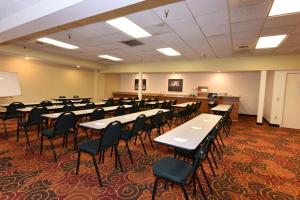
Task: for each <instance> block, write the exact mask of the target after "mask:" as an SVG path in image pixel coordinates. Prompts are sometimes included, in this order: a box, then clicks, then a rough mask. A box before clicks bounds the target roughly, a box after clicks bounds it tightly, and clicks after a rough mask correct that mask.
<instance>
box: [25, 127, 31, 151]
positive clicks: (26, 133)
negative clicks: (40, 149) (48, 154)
mask: <svg viewBox="0 0 300 200" xmlns="http://www.w3.org/2000/svg"><path fill="white" fill-rule="evenodd" d="M24 132H25V135H26V140H27V145H28V146H29V147H30V143H29V138H28V132H27V127H24Z"/></svg>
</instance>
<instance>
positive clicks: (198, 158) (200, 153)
mask: <svg viewBox="0 0 300 200" xmlns="http://www.w3.org/2000/svg"><path fill="white" fill-rule="evenodd" d="M209 140H210V139H209V138H206V139H205V141H204V142H203V143H202V144H201V145H200V146H199V147H198V148H197V150H196V152H195V154H194V163H193V168H192V175H194V174H195V173H196V171H197V169H198V167H199V166H200V165H201V162H202V161H203V160H204V159H205V152H204V148H205V147H206V146H207V145H208V144H207V143H208V142H209ZM191 180H192V177H191Z"/></svg>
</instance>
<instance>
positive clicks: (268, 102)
mask: <svg viewBox="0 0 300 200" xmlns="http://www.w3.org/2000/svg"><path fill="white" fill-rule="evenodd" d="M273 86H274V71H268V73H267V83H266V93H265V102H264V114H263V116H264V118H265V119H266V120H267V121H268V122H271V111H272V100H273Z"/></svg>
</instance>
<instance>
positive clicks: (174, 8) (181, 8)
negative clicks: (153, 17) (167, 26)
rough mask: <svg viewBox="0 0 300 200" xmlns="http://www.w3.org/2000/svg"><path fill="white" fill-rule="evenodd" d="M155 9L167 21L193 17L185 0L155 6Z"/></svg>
mask: <svg viewBox="0 0 300 200" xmlns="http://www.w3.org/2000/svg"><path fill="white" fill-rule="evenodd" d="M166 9H167V10H169V13H168V17H167V18H166V15H165V10H166ZM153 11H154V12H155V13H156V14H157V15H158V16H159V17H160V18H161V19H162V20H163V21H165V22H168V21H175V20H182V19H189V18H192V17H193V16H192V14H191V12H190V11H189V9H188V7H187V6H186V4H185V2H184V1H182V2H178V3H173V4H168V5H165V6H161V7H158V8H154V9H153Z"/></svg>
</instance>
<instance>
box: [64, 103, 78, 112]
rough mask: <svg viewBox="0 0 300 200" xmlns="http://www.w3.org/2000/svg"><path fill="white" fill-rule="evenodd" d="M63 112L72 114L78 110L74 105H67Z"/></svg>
mask: <svg viewBox="0 0 300 200" xmlns="http://www.w3.org/2000/svg"><path fill="white" fill-rule="evenodd" d="M61 110H62V112H72V111H74V110H76V108H75V106H74V105H73V104H66V105H64V107H63V108H62V109H61Z"/></svg>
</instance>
